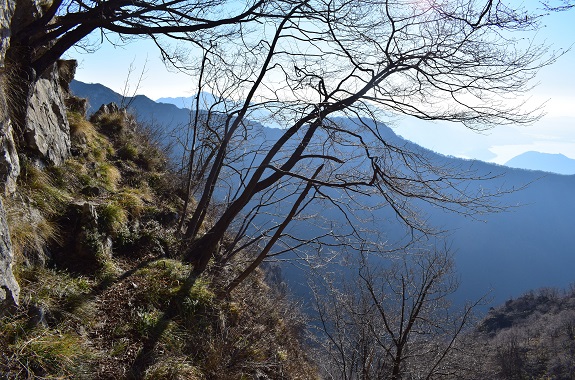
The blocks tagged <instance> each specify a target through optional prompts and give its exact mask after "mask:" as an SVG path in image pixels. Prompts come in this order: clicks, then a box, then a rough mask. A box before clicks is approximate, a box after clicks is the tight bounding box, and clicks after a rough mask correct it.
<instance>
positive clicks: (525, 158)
mask: <svg viewBox="0 0 575 380" xmlns="http://www.w3.org/2000/svg"><path fill="white" fill-rule="evenodd" d="M505 166H509V167H510V168H518V169H530V170H541V171H544V172H550V173H558V174H568V175H569V174H575V160H573V159H571V158H569V157H566V156H564V155H562V154H550V153H541V152H525V153H523V154H520V155H519V156H516V157H514V158H512V159H511V160H509V161H507V162H506V163H505Z"/></svg>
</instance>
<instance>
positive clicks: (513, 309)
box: [469, 288, 575, 380]
mask: <svg viewBox="0 0 575 380" xmlns="http://www.w3.org/2000/svg"><path fill="white" fill-rule="evenodd" d="M469 345H470V346H474V347H475V348H474V351H475V355H476V356H477V357H481V358H482V360H481V362H480V364H479V365H478V366H477V368H478V370H479V371H478V374H477V378H492V379H493V378H497V379H565V380H569V379H573V378H575V290H574V289H573V288H571V290H569V291H566V292H561V291H559V290H557V289H551V288H546V289H541V290H538V291H531V292H528V293H526V294H523V295H521V296H520V297H518V298H516V299H510V300H508V301H507V302H505V304H503V305H501V306H498V307H496V308H492V309H491V310H490V311H489V313H488V314H487V316H486V317H485V318H484V319H483V321H482V322H481V324H480V325H479V327H478V328H477V331H476V332H475V333H474V334H473V336H472V337H470V341H469Z"/></svg>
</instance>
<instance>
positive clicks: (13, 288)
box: [0, 197, 20, 314]
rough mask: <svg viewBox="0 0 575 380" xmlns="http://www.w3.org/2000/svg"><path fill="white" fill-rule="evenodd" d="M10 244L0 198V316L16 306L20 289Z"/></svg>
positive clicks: (4, 212)
mask: <svg viewBox="0 0 575 380" xmlns="http://www.w3.org/2000/svg"><path fill="white" fill-rule="evenodd" d="M13 261H14V257H13V253H12V243H11V242H10V232H9V231H8V224H7V223H6V211H5V210H4V204H3V203H2V198H1V197H0V314H1V313H2V311H3V310H6V309H7V308H8V307H9V306H12V305H17V304H18V297H19V295H20V287H19V286H18V283H17V282H16V279H15V278H14V273H12V262H13Z"/></svg>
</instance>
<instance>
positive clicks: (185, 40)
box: [7, 0, 568, 273]
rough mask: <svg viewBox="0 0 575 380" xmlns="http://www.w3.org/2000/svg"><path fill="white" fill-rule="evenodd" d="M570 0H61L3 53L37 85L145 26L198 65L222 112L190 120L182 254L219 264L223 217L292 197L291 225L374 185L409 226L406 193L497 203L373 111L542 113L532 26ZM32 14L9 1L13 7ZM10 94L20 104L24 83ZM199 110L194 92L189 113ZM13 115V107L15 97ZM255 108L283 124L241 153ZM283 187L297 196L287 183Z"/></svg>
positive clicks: (486, 120) (495, 117)
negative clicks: (69, 55) (190, 205)
mask: <svg viewBox="0 0 575 380" xmlns="http://www.w3.org/2000/svg"><path fill="white" fill-rule="evenodd" d="M566 5H568V4H563V3H562V4H561V5H557V4H555V5H554V4H546V6H545V7H542V8H541V9H522V8H518V7H515V6H514V5H512V4H511V3H509V4H508V3H507V2H504V1H495V0H483V1H478V0H455V1H437V0H418V1H416V0H367V1H366V0H361V1H360V0H330V1H326V0H252V1H248V2H245V3H243V2H236V1H226V0H210V1H195V0H172V1H162V0H145V1H123V0H108V1H80V0H54V1H53V2H52V3H50V4H49V5H47V6H46V7H44V8H43V9H37V10H35V11H34V12H32V14H34V17H32V20H31V21H30V22H28V23H25V24H24V25H23V26H22V28H21V29H20V30H18V31H15V33H14V35H13V38H12V41H11V45H10V49H9V51H8V54H7V59H8V58H10V59H11V60H12V62H14V63H17V66H19V67H18V69H17V70H15V72H16V73H17V77H18V78H19V79H20V80H21V81H22V82H26V81H28V83H30V82H33V81H34V79H35V78H36V77H37V76H38V75H39V74H41V73H42V72H43V71H44V70H45V69H46V68H47V67H49V66H50V64H52V63H53V62H54V61H55V60H56V59H57V58H58V57H60V56H61V55H62V54H63V53H64V52H65V51H67V50H68V49H69V48H70V47H72V46H74V45H76V44H78V43H81V42H82V41H83V40H84V39H85V38H86V37H89V36H92V38H93V37H94V33H95V32H99V33H100V37H101V38H107V35H108V33H115V34H117V35H119V36H120V37H121V38H126V39H129V38H132V37H134V36H142V37H147V38H152V39H153V40H154V41H155V42H156V43H157V45H158V47H159V49H160V52H161V54H162V56H163V57H164V58H165V59H166V60H167V61H169V62H170V64H171V65H173V66H175V67H178V68H180V69H182V70H187V71H189V72H190V73H191V74H192V75H193V76H194V78H195V79H196V85H197V87H198V99H199V94H200V91H205V92H209V93H211V94H213V95H214V97H215V98H216V99H217V101H216V103H217V104H219V108H218V109H217V111H216V110H214V114H216V115H217V117H207V118H202V119H201V120H200V119H199V118H198V117H196V118H195V119H194V121H193V122H192V123H191V125H192V130H193V133H192V136H191V140H190V144H191V145H190V146H189V147H188V148H189V160H188V163H189V168H190V169H189V172H188V186H187V187H188V189H189V190H190V189H191V185H192V182H194V181H195V182H198V183H201V186H199V187H197V188H196V189H193V190H194V191H195V193H196V194H197V201H196V202H195V208H194V209H193V211H192V215H191V218H189V219H188V220H186V221H184V220H182V228H183V230H184V233H183V240H184V251H185V252H184V255H185V257H187V259H188V260H190V261H191V262H193V263H194V264H195V267H196V271H197V273H201V272H203V271H204V270H205V269H206V267H207V265H208V263H209V262H210V260H211V259H213V258H216V260H219V261H220V262H222V261H223V262H225V261H226V260H229V259H230V257H231V256H233V253H234V252H237V250H235V249H234V248H235V247H231V248H230V247H226V246H225V245H222V244H221V243H222V242H223V241H224V239H225V238H226V234H228V233H229V232H230V229H232V228H234V226H238V225H239V226H242V225H249V224H250V219H249V218H250V215H252V214H253V211H254V210H257V209H259V208H260V207H261V206H262V204H272V203H277V202H279V199H281V200H282V202H283V203H284V209H286V210H291V211H290V212H287V213H285V214H284V217H286V218H288V222H289V218H293V217H294V216H297V215H298V214H300V213H301V210H302V207H303V206H305V205H306V204H308V203H309V202H310V201H311V200H322V202H325V203H326V204H331V205H332V207H334V208H336V209H338V210H340V211H341V213H342V214H343V218H344V220H345V219H347V218H348V216H347V215H348V213H349V212H353V210H352V209H351V207H350V205H354V199H356V198H357V197H377V199H379V200H380V201H378V202H377V204H378V205H379V206H382V207H389V208H391V209H392V210H393V211H394V212H395V214H396V216H397V217H398V218H399V219H400V220H401V221H402V222H404V223H405V224H406V225H408V226H409V227H411V228H413V229H415V230H417V229H421V230H422V229H424V226H423V225H422V223H420V221H419V220H418V217H417V213H416V210H413V209H412V208H411V207H410V206H409V204H410V201H412V200H423V201H426V202H428V203H431V204H434V205H437V206H439V207H444V208H446V209H450V210H454V211H457V212H463V213H474V212H485V211H493V210H497V209H498V207H497V206H494V205H493V203H491V196H492V195H493V194H490V193H489V192H485V191H484V190H483V189H477V188H469V187H468V186H467V185H466V183H467V181H468V180H471V179H477V178H480V177H482V175H477V174H476V173H474V172H473V171H468V170H464V172H461V171H460V170H459V169H460V168H451V167H446V166H445V165H444V164H441V163H437V162H430V160H429V158H428V157H426V156H425V154H421V153H418V152H410V151H408V150H406V149H405V148H404V147H402V146H397V145H394V144H393V143H392V142H390V141H388V140H387V139H386V137H385V136H384V134H383V133H382V131H381V128H380V127H379V125H380V124H378V123H376V122H374V121H373V120H377V119H382V118H385V117H386V116H388V115H392V114H403V115H410V116H414V117H417V118H420V119H424V120H444V121H450V122H456V123H462V124H464V125H465V126H466V127H468V128H472V129H475V130H483V129H486V128H490V127H492V126H495V125H500V124H516V123H519V124H525V123H530V122H532V121H534V120H536V119H537V118H538V117H539V116H540V115H541V112H540V111H541V110H540V109H538V108H535V109H528V108H525V107H523V106H522V102H521V100H518V99H517V97H518V96H520V95H522V94H523V93H524V92H526V91H528V90H529V89H530V86H531V80H532V79H533V77H534V75H535V74H536V72H537V70H538V69H539V68H540V67H542V66H545V65H548V64H551V63H552V62H553V61H554V60H555V59H556V58H557V54H556V53H553V52H550V51H549V50H548V49H547V47H546V46H543V45H538V44H536V43H535V42H533V41H531V40H530V39H529V36H530V35H529V34H526V33H528V32H532V31H535V30H537V28H538V27H539V21H540V19H541V17H542V16H543V13H544V12H548V11H550V10H563V9H566V8H568V6H566ZM554 7H555V8H554ZM26 11H27V10H26V9H16V13H17V15H20V16H19V17H24V16H23V14H24V13H25V12H26ZM168 40H171V41H175V42H177V43H179V44H180V46H187V47H188V49H189V50H188V53H189V55H191V59H190V57H188V53H186V52H185V51H183V52H182V51H181V50H171V49H170V48H169V47H168V46H167V45H165V43H166V41H168ZM185 44H187V45H185ZM24 87H26V86H24ZM13 91H15V92H20V93H22V94H23V96H21V98H22V100H23V102H20V104H26V101H27V99H28V97H29V89H26V88H22V87H21V88H20V89H17V88H16V87H14V90H13ZM16 103H18V102H16ZM200 108H201V107H200V104H199V101H198V102H196V111H197V112H196V115H198V114H199V111H200ZM12 113H13V115H14V118H15V119H18V112H17V110H15V111H13V112H12ZM249 119H254V120H255V121H258V119H259V120H261V121H262V123H265V122H266V121H267V120H270V119H273V120H274V123H275V124H279V125H280V126H281V127H282V129H281V132H280V133H279V134H278V136H277V138H275V139H274V140H273V141H271V142H270V143H269V144H268V145H266V148H265V149H255V150H252V151H251V155H246V154H241V153H238V152H241V149H242V148H241V147H242V140H243V141H245V140H248V139H249V137H250V131H251V130H252V129H253V124H251V123H250V122H249V121H248V120H249ZM200 139H201V141H203V143H204V144H203V145H201V144H199V143H200V142H201V141H200ZM200 148H201V149H200ZM238 149H240V150H239V151H238ZM246 157H249V165H246V162H245V158H246ZM240 164H241V165H240ZM230 172H232V173H233V175H232V176H231V177H230V174H229V173H230ZM229 178H233V180H234V183H233V184H232V186H231V188H230V189H231V190H229V191H228V196H227V198H226V201H225V202H224V204H223V206H222V207H221V210H220V212H218V213H217V214H216V215H217V217H215V218H213V219H214V220H211V221H208V220H207V215H208V214H207V212H206V211H207V210H208V209H209V208H210V207H212V206H213V205H214V203H215V199H216V189H217V188H218V186H220V185H221V184H222V183H223V182H225V181H227V180H228V179H229ZM289 186H291V188H292V189H293V191H295V192H297V194H291V196H286V195H285V194H286V193H282V192H280V191H279V190H278V189H279V188H287V187H289ZM496 193H497V191H496ZM298 194H300V195H301V194H305V195H304V196H303V197H299V196H298ZM304 198H305V199H304ZM346 199H347V201H346ZM258 202H260V203H259V204H258ZM262 202H263V203H262ZM254 204H256V206H254ZM285 204H291V205H294V207H295V208H294V207H286V206H285ZM300 205H301V207H300ZM370 207H372V206H370ZM373 207H375V206H373ZM246 215H247V217H246ZM242 218H243V219H242ZM246 218H247V219H246ZM352 219H353V218H349V221H350V222H352ZM285 227H286V226H285V223H283V222H282V221H280V222H277V223H276V225H275V227H273V228H271V229H269V230H268V233H267V234H262V235H261V239H260V240H261V241H262V242H263V247H265V243H266V242H269V241H275V240H277V239H276V237H275V236H276V235H275V232H277V231H279V230H281V231H284V230H285ZM352 230H353V227H352ZM353 231H355V230H353ZM352 234H355V235H357V237H359V238H360V239H361V237H360V236H359V234H356V233H355V232H353V233H352ZM274 239H275V240H274ZM236 243H238V242H236ZM238 244H239V243H238ZM222 246H223V248H222ZM222 249H223V250H224V251H225V252H224V253H222V252H221V251H222ZM263 249H268V248H263ZM257 257H258V258H257V259H256V260H257V261H260V258H259V256H257ZM264 258H265V257H264Z"/></svg>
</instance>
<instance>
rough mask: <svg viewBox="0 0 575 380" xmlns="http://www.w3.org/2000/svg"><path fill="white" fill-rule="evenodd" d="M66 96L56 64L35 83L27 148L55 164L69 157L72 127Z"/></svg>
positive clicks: (26, 138) (28, 113)
mask: <svg viewBox="0 0 575 380" xmlns="http://www.w3.org/2000/svg"><path fill="white" fill-rule="evenodd" d="M64 97H65V94H64V91H63V90H62V88H61V87H60V83H59V75H58V70H57V69H56V65H54V67H52V69H50V70H47V71H46V73H44V75H42V77H41V78H40V79H38V81H37V82H36V84H35V87H34V92H33V94H32V98H31V99H30V104H29V106H28V111H27V115H26V129H25V131H24V138H25V140H26V144H27V145H28V148H30V149H32V150H33V151H34V152H35V153H36V154H38V155H40V157H41V158H43V159H44V160H46V161H47V162H48V163H52V164H55V165H60V164H62V163H63V162H64V160H65V159H66V158H68V157H69V156H70V125H69V124H68V118H67V117H66V106H65V105H64Z"/></svg>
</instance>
